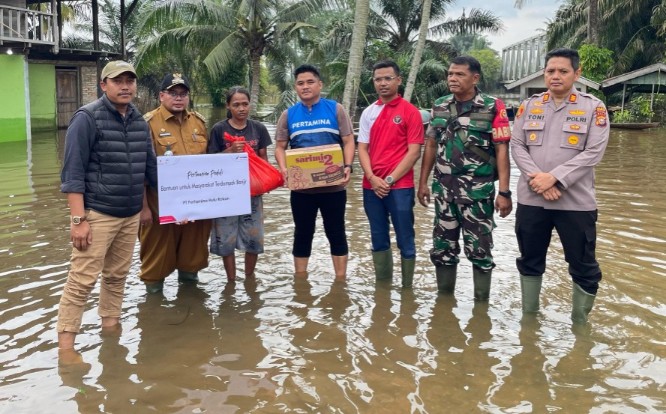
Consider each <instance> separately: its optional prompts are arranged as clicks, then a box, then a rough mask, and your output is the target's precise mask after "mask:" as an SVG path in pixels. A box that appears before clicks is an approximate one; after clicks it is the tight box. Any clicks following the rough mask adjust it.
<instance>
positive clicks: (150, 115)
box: [143, 109, 157, 122]
mask: <svg viewBox="0 0 666 414" xmlns="http://www.w3.org/2000/svg"><path fill="white" fill-rule="evenodd" d="M156 111H157V109H153V110H152V111H150V112H146V113H145V114H143V119H145V120H146V122H148V121H150V120H151V119H153V116H155V112H156Z"/></svg>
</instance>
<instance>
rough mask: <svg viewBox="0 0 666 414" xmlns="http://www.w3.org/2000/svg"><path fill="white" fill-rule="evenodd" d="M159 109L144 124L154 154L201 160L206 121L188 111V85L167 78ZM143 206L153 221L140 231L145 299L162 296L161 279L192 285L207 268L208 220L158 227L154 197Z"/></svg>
mask: <svg viewBox="0 0 666 414" xmlns="http://www.w3.org/2000/svg"><path fill="white" fill-rule="evenodd" d="M160 103H161V104H160V106H159V107H158V108H157V109H155V110H153V111H151V112H148V113H147V114H146V115H145V116H144V118H145V119H146V121H147V122H148V125H149V126H150V131H151V137H152V140H153V145H154V147H155V153H156V154H157V155H158V156H160V155H193V154H205V153H206V148H207V146H208V134H207V132H206V120H205V119H204V118H203V116H201V115H200V114H199V113H197V112H194V111H188V110H187V107H188V106H189V103H190V85H189V83H188V81H187V79H186V78H185V77H184V76H182V75H181V74H180V73H173V74H169V75H166V76H165V78H164V80H163V81H162V86H161V91H160ZM144 203H147V205H148V207H149V208H150V211H151V213H152V217H153V221H152V223H151V224H149V225H142V226H141V229H140V231H139V239H140V240H141V253H140V256H141V280H143V282H144V283H145V284H146V291H147V292H148V293H159V292H161V291H162V287H163V285H164V279H165V278H166V277H167V276H169V275H170V274H171V273H172V272H173V271H174V270H176V269H177V270H178V281H179V282H183V283H196V282H198V281H199V278H198V276H197V273H198V271H199V270H201V269H203V268H205V267H207V266H208V237H209V235H210V227H211V221H210V220H197V221H196V222H189V223H187V222H186V223H177V224H159V214H158V200H157V191H156V190H154V189H152V188H148V189H147V191H146V197H145V199H144Z"/></svg>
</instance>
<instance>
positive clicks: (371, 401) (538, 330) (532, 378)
mask: <svg viewBox="0 0 666 414" xmlns="http://www.w3.org/2000/svg"><path fill="white" fill-rule="evenodd" d="M211 125H212V123H211ZM664 139H666V132H665V131H662V130H658V131H649V132H630V133H628V132H624V131H620V132H618V131H613V132H612V138H611V142H610V145H609V147H608V150H607V153H606V157H605V159H604V161H603V162H602V164H601V166H600V167H599V168H598V170H597V186H598V188H597V190H598V194H599V202H600V203H599V204H600V207H599V208H600V216H599V217H600V219H599V226H598V228H599V241H598V255H599V261H600V263H601V266H602V270H603V272H604V279H603V280H602V283H601V288H600V293H599V296H598V298H597V301H596V304H595V309H594V310H593V311H592V314H591V317H590V320H591V322H592V327H591V329H590V331H589V332H572V331H571V324H570V321H569V313H570V297H571V283H570V280H569V276H568V274H567V265H566V263H565V262H564V260H563V258H562V253H561V249H560V248H559V247H558V243H557V241H556V240H555V242H554V244H553V246H552V248H553V250H554V252H553V254H551V255H550V256H549V266H548V271H547V273H546V274H545V275H544V288H543V294H542V305H543V306H542V312H541V314H540V315H538V316H536V317H535V318H533V319H532V320H522V315H521V312H520V298H519V282H518V278H517V274H516V271H515V257H516V255H517V248H516V245H515V238H514V235H513V216H510V217H509V218H508V219H498V220H497V221H498V228H497V230H496V233H495V245H496V250H495V256H496V259H497V269H496V271H495V273H494V280H493V290H492V293H491V301H490V303H489V304H488V305H475V304H474V302H473V300H472V298H471V292H472V281H471V277H469V275H470V274H471V266H470V265H469V263H468V262H467V261H466V260H463V262H462V263H461V264H460V268H461V269H460V274H461V275H462V276H461V277H460V280H459V282H458V289H457V291H456V297H455V298H454V297H450V296H448V297H447V296H438V295H437V294H436V293H435V280H434V274H433V268H432V265H431V264H430V263H429V260H428V249H429V248H430V246H431V231H432V219H433V214H432V211H431V210H426V209H424V208H422V207H420V206H417V207H416V234H417V246H418V253H417V255H418V259H417V265H416V276H415V281H414V289H413V290H403V289H401V288H400V286H399V274H396V275H395V276H394V280H393V281H392V283H389V284H379V285H376V284H375V281H374V276H373V271H372V262H371V257H370V243H369V238H368V225H367V219H366V217H365V214H364V212H363V209H362V205H361V203H362V202H361V191H360V175H359V174H356V175H355V177H354V178H353V181H352V184H351V187H350V189H349V193H348V199H349V202H348V214H347V228H348V232H349V236H350V261H349V278H348V280H347V282H346V283H339V282H334V280H333V274H332V270H331V266H330V257H329V255H328V244H327V241H326V239H325V237H324V236H323V232H318V233H317V237H316V238H315V241H314V249H313V256H312V259H311V266H310V267H311V269H310V274H309V276H308V277H307V278H295V277H294V275H293V274H292V271H293V267H292V266H293V265H292V258H291V254H290V250H291V237H292V232H293V224H292V223H291V220H290V214H289V202H288V191H287V190H285V189H278V190H276V191H273V192H272V193H271V194H268V195H267V196H266V197H265V214H266V225H265V227H266V234H267V237H266V239H267V243H266V249H265V250H266V253H265V254H264V255H262V256H261V257H260V260H259V264H258V267H257V275H258V277H257V280H256V282H254V281H252V280H243V279H240V280H239V281H238V282H237V283H235V284H227V283H226V281H225V276H224V270H223V265H222V261H221V260H220V259H219V258H217V257H214V258H212V260H211V264H210V267H209V268H208V269H206V270H205V271H204V272H202V273H201V275H200V278H201V283H199V284H198V285H197V286H178V284H177V283H176V281H175V280H170V279H168V280H167V283H166V286H165V291H164V297H153V296H151V297H147V296H146V294H145V290H144V289H143V286H142V284H141V282H140V281H139V278H138V272H139V268H138V255H137V254H135V256H134V259H133V265H132V268H131V272H130V277H129V279H128V285H127V289H126V298H125V301H124V304H123V318H122V331H119V332H115V334H114V333H113V332H102V331H101V329H100V328H99V320H98V316H97V314H96V312H95V304H96V301H97V295H98V291H95V292H94V293H93V295H92V296H91V298H90V300H89V304H88V307H87V311H86V313H85V314H84V319H83V325H84V326H83V331H82V334H81V335H79V338H78V340H79V346H78V350H79V352H80V357H81V361H78V363H74V364H69V365H63V366H59V365H58V352H57V345H56V334H55V321H56V314H57V303H58V299H59V297H60V294H61V290H62V286H63V283H64V278H65V277H66V275H67V268H68V263H67V260H68V258H69V253H70V247H69V243H68V219H67V215H68V211H67V209H66V202H65V199H64V197H63V195H62V194H61V193H60V192H59V169H60V166H61V159H62V142H63V135H62V132H60V133H56V132H52V133H39V134H35V135H34V136H33V137H32V141H31V142H30V143H25V142H23V143H6V144H0V176H2V178H3V180H2V184H1V185H0V229H2V231H0V240H2V243H0V412H5V411H8V412H58V413H60V412H63V413H65V412H82V413H88V412H90V413H92V412H141V413H143V412H160V413H180V412H216V413H217V412H220V413H232V412H238V413H240V412H243V413H245V412H261V413H277V412H296V413H298V412H300V413H310V412H323V411H326V412H339V413H353V412H360V413H374V412H376V413H379V412H382V413H384V412H418V413H426V412H429V413H439V412H491V413H500V412H507V413H517V412H548V411H555V412H664V411H666V398H664V389H665V388H666V363H664V361H665V360H666V351H665V350H664V349H666V347H664V343H665V342H666V340H665V337H664V334H663V332H665V331H666V326H665V325H666V318H665V317H666V304H665V303H666V284H665V283H664V277H665V276H666V223H664V220H663V218H662V217H663V213H662V212H663V211H665V209H666V176H664V175H663V174H660V171H661V166H662V165H664V163H666V146H665V145H663V140H664ZM270 157H271V159H272V154H271V155H270ZM356 169H357V170H359V169H358V168H356ZM513 174H514V177H513V179H512V182H513V183H515V182H516V175H517V171H516V170H515V169H514V171H513ZM318 225H319V226H321V222H319V224H318ZM395 259H396V260H397V257H396V258H395ZM240 265H242V263H241V264H240ZM73 359H74V358H73Z"/></svg>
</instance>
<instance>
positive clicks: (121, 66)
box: [100, 60, 136, 80]
mask: <svg viewBox="0 0 666 414" xmlns="http://www.w3.org/2000/svg"><path fill="white" fill-rule="evenodd" d="M125 72H130V73H131V74H132V75H134V76H135V77H136V70H134V66H132V64H131V63H127V62H125V61H124V60H113V61H111V62H109V63H107V64H106V66H104V69H102V76H101V78H100V79H101V80H104V79H106V78H116V77H118V76H119V75H121V74H123V73H125Z"/></svg>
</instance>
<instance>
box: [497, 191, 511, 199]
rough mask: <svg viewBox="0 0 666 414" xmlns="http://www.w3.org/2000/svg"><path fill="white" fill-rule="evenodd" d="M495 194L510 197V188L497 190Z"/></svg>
mask: <svg viewBox="0 0 666 414" xmlns="http://www.w3.org/2000/svg"><path fill="white" fill-rule="evenodd" d="M497 194H499V195H501V196H502V197H506V198H511V190H506V191H498V192H497Z"/></svg>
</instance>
